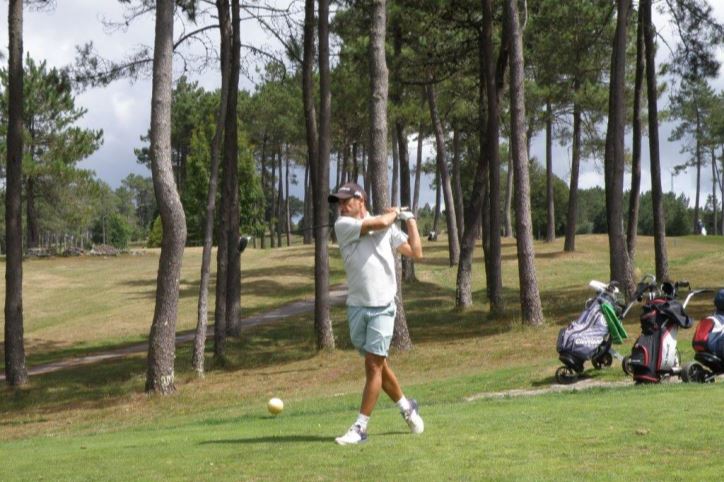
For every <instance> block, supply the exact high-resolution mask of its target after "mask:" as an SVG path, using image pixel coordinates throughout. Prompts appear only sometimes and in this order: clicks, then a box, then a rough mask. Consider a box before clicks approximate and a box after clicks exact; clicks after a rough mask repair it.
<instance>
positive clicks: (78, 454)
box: [0, 236, 724, 480]
mask: <svg viewBox="0 0 724 482" xmlns="http://www.w3.org/2000/svg"><path fill="white" fill-rule="evenodd" d="M717 241H718V242H717ZM577 245H578V251H577V252H576V253H572V254H568V253H566V254H564V253H562V241H557V242H556V243H553V244H542V243H540V244H537V245H536V250H537V260H536V263H537V270H538V282H539V286H540V289H541V296H542V300H543V306H544V311H545V315H546V318H547V324H546V326H544V327H541V328H526V327H524V326H522V325H521V323H520V320H519V311H518V307H517V303H518V298H517V297H518V293H517V264H516V262H515V246H514V244H513V243H512V242H506V243H505V245H504V249H503V256H504V262H503V279H504V285H505V286H506V289H505V293H504V296H505V301H506V306H507V308H506V311H505V313H504V315H503V316H500V317H497V318H495V319H490V318H488V316H487V310H486V305H485V303H483V302H482V299H483V297H484V289H485V286H484V283H483V280H482V278H483V276H482V260H481V259H480V256H479V254H478V257H477V258H476V262H475V270H474V273H475V278H474V285H473V287H474V297H475V299H476V305H475V306H474V307H473V308H472V309H469V310H467V311H462V312H461V311H459V310H456V309H455V307H454V280H455V275H456V271H455V268H450V267H448V266H447V257H446V256H447V254H446V243H445V242H444V240H442V241H438V242H437V243H426V244H425V255H426V259H425V260H424V261H423V262H422V263H418V264H417V266H416V272H417V276H418V281H417V282H414V283H412V284H409V285H406V286H405V287H404V292H405V300H406V303H405V306H406V312H407V317H408V323H409V327H410V332H411V335H412V339H413V342H414V343H415V349H414V350H413V351H411V352H408V353H394V354H393V355H392V356H391V363H392V364H393V366H394V368H395V371H396V372H397V374H398V377H399V378H400V380H401V382H402V384H403V388H404V389H405V391H406V392H407V393H408V395H411V396H414V397H416V398H418V399H419V400H420V401H421V403H422V407H423V408H422V410H423V416H424V417H425V420H426V424H427V429H426V432H425V434H423V435H422V436H420V437H415V436H410V435H408V434H406V433H405V430H404V428H405V426H404V424H403V422H402V421H401V420H400V419H399V415H397V413H396V410H395V409H394V408H392V405H391V404H390V402H389V401H387V400H381V403H380V405H379V408H378V410H377V411H376V412H375V414H374V416H373V418H372V421H371V424H370V441H369V443H368V444H367V445H366V446H363V447H352V448H340V447H336V446H335V445H334V444H333V443H332V439H333V438H334V437H335V436H336V435H339V434H340V433H341V432H342V431H344V429H346V427H347V426H348V425H349V423H351V421H352V420H353V417H354V414H355V413H356V410H357V409H358V404H359V393H360V390H361V386H362V383H363V373H362V366H361V359H360V358H359V356H358V355H357V354H356V352H355V351H354V349H353V348H352V347H351V345H350V343H349V340H348V336H347V331H346V322H345V319H344V317H345V313H344V308H343V307H334V308H333V309H332V319H333V321H334V331H335V336H336V341H337V348H338V349H337V350H336V351H334V352H332V353H316V352H315V351H314V335H313V332H312V324H313V320H312V315H311V314H309V315H302V316H298V317H296V318H290V319H286V320H283V321H281V322H278V323H273V324H269V325H265V326H259V327H256V328H254V329H252V330H250V331H248V332H246V333H245V334H244V336H243V337H242V338H241V339H238V340H230V343H229V345H228V352H229V360H228V363H227V364H226V366H225V367H223V368H221V367H214V366H213V363H212V360H211V359H209V360H208V364H207V366H209V367H210V371H209V372H208V374H207V376H206V378H204V379H201V380H199V379H196V378H195V376H194V375H193V373H192V371H191V369H190V347H189V346H188V345H184V346H181V347H179V349H178V351H177V365H176V377H177V380H176V385H177V388H178V392H177V394H176V395H174V396H172V397H165V398H161V397H147V396H145V395H144V394H143V385H144V381H145V356H143V355H138V356H132V357H129V358H127V359H124V360H120V361H113V362H106V363H100V364H96V365H91V366H85V367H79V368H74V369H69V370H64V371H61V372H55V373H50V374H46V375H41V376H34V377H32V378H31V383H30V385H29V386H28V387H27V388H24V389H22V390H15V391H13V390H10V389H7V388H5V389H3V391H2V392H0V480H13V479H25V480H40V479H53V480H97V479H103V480H114V479H115V480H128V479H133V478H136V479H142V480H161V479H163V480H209V479H219V480H239V479H247V480H300V479H313V480H340V479H354V480H387V479H401V480H469V479H473V480H480V479H490V478H496V479H497V478H502V479H511V480H512V479H566V480H573V479H581V478H595V479H615V480H631V479H654V480H660V479H672V478H673V479H680V478H683V479H689V480H705V479H714V478H715V477H716V476H718V475H719V474H720V471H721V464H720V462H718V461H720V460H721V457H722V456H723V455H724V453H723V452H724V449H722V448H721V447H722V446H721V444H719V443H718V440H717V438H718V437H717V430H716V429H713V430H712V428H713V426H712V427H709V430H707V427H706V425H707V424H706V423H704V424H701V423H698V422H697V423H694V422H693V421H702V420H709V419H712V417H714V419H715V414H714V412H712V407H716V406H718V404H719V400H720V399H721V396H722V390H723V388H722V386H721V385H719V384H715V385H713V386H711V385H708V386H684V385H675V384H666V385H662V386H658V387H631V388H617V389H594V390H591V391H585V392H580V393H574V394H549V395H544V396H537V397H532V398H521V399H518V398H516V399H503V400H485V399H479V400H476V401H474V402H466V401H465V399H466V397H470V396H471V395H476V394H480V393H483V392H495V391H502V390H509V389H512V388H542V387H546V386H548V385H549V384H550V383H551V382H552V381H553V373H554V372H555V368H556V367H557V366H558V364H559V363H558V361H557V359H556V353H555V338H556V334H557V332H558V330H559V329H560V327H561V326H563V325H565V324H567V323H568V322H569V321H570V320H571V319H572V318H574V317H575V316H576V315H577V314H578V313H579V312H580V310H581V308H582V306H583V303H584V301H585V299H586V298H587V297H588V296H590V290H589V289H588V288H587V283H588V281H589V280H590V279H593V278H595V279H600V280H605V279H606V277H607V275H608V256H607V241H606V238H605V237H604V236H583V237H579V238H578V240H577ZM652 249H653V248H652V243H651V240H650V239H647V238H642V239H641V240H640V243H639V249H638V252H639V257H638V259H639V260H640V264H639V269H640V271H641V272H650V271H651V270H652V269H653V262H652V261H651V260H652V259H653V254H652ZM330 252H331V254H332V259H331V266H332V268H333V275H332V279H333V283H334V282H340V281H342V280H343V276H342V273H341V265H340V263H339V259H338V256H337V253H336V251H335V250H334V249H332V250H331V251H330ZM247 253H250V255H247ZM669 255H670V257H671V266H672V276H673V277H674V278H676V279H682V278H688V279H689V280H690V281H691V283H692V285H693V286H694V287H703V286H712V287H713V286H720V285H724V279H723V278H722V275H721V270H716V269H712V267H716V266H721V265H722V262H723V261H724V240H722V239H721V238H718V239H716V238H714V237H708V238H707V239H705V240H703V239H702V238H700V237H691V238H677V239H673V240H669ZM197 258H200V253H196V252H194V250H187V253H186V258H185V260H184V261H185V262H184V274H183V279H185V280H187V281H186V282H185V284H186V286H193V284H194V281H193V280H195V279H196V278H197V277H198V273H197V271H198V261H194V260H195V259H197ZM157 262H158V258H157V254H154V253H149V254H147V255H146V256H143V257H123V258H109V259H85V258H84V259H54V260H37V261H31V262H28V263H26V265H25V280H26V295H27V297H26V298H25V304H24V307H25V314H26V334H27V335H28V338H29V343H28V346H29V359H30V363H31V364H32V363H39V362H41V361H43V360H50V359H57V358H59V357H62V356H65V355H67V354H69V353H76V352H85V351H92V350H96V349H99V348H109V347H115V346H118V345H121V344H124V343H127V342H129V341H134V340H142V339H143V338H144V337H145V336H147V332H148V327H149V324H150V320H151V316H152V310H153V296H152V292H153V289H154V288H155V286H154V285H153V284H152V283H149V281H148V280H149V277H150V279H151V280H152V279H153V277H154V276H155V271H156V269H157ZM194 263H196V266H194ZM311 266H312V250H311V248H309V247H302V246H294V247H292V248H284V249H280V250H251V251H248V252H246V253H245V254H244V266H243V268H242V269H243V272H244V274H243V278H244V294H243V295H242V304H243V305H244V313H245V314H249V313H254V312H259V311H263V310H265V309H268V308H269V307H273V306H277V305H279V304H282V303H284V302H286V301H289V300H292V299H297V298H300V297H309V296H311V294H312V293H313V279H312V274H310V273H311V272H312V268H311ZM69 282H74V283H76V284H77V285H78V286H74V287H73V289H74V290H75V289H77V290H78V291H72V292H71V291H69V290H70V288H64V286H66V285H67V283H69ZM196 283H197V282H196ZM46 284H47V286H46ZM182 285H183V283H182ZM249 285H252V286H249ZM287 286H289V287H290V290H289V291H287V290H286V287H287ZM30 287H33V288H35V290H36V291H40V290H42V291H45V292H47V293H46V296H40V295H39V294H38V293H35V292H33V294H28V291H33V288H30ZM83 287H84V288H83ZM93 290H100V291H102V292H103V295H98V296H89V297H88V299H86V298H85V294H86V293H87V292H89V291H91V293H90V294H91V295H92V291H93ZM212 293H213V291H212ZM195 297H196V294H195V293H193V290H192V289H189V288H187V289H184V290H182V298H181V304H180V310H179V312H180V319H179V328H180V329H190V328H193V325H194V324H195V313H196V298H195ZM212 299H213V297H212ZM53 304H55V307H56V309H55V310H53V309H51V308H52V307H53ZM74 306H75V307H76V308H75V309H73V307H74ZM212 306H213V304H212ZM48 307H51V308H48ZM710 307H711V298H710V297H709V296H707V297H702V298H701V299H699V300H697V301H695V303H693V304H692V306H691V309H690V312H691V314H692V316H693V317H700V316H703V315H704V314H706V313H708V311H709V310H710ZM55 311H62V314H59V313H56V312H55ZM76 311H77V312H78V313H79V314H78V315H76ZM41 313H43V314H42V315H41ZM182 320H183V321H182ZM66 325H67V326H68V327H71V328H68V329H65V330H64V329H63V328H64V326H66ZM626 328H627V329H628V331H629V333H630V334H632V335H633V336H634V337H635V335H636V334H637V333H638V325H637V321H636V311H635V310H634V311H632V314H631V315H630V316H629V318H628V320H627V323H626ZM691 331H692V330H689V331H684V332H682V333H681V334H680V343H679V348H680V350H681V352H682V358H683V359H684V360H689V359H691V358H692V354H691V348H690V339H691ZM55 336H57V337H59V340H54V339H53V337H55ZM632 342H633V339H632V340H630V342H627V343H625V344H624V345H622V346H621V347H620V348H619V350H620V351H622V352H624V353H626V352H627V350H628V349H629V347H630V345H631V343H632ZM587 377H589V378H595V379H600V380H609V381H620V380H623V379H624V375H623V373H622V372H621V371H620V368H619V365H618V363H615V364H614V366H613V367H612V368H611V369H607V370H601V371H594V370H589V371H588V372H587ZM271 396H279V397H281V398H283V399H284V400H285V403H286V409H285V412H284V413H283V414H282V415H281V416H279V417H276V418H274V417H271V416H269V415H268V414H267V413H266V411H265V403H266V400H267V399H268V398H269V397H271ZM716 478H718V477H716Z"/></svg>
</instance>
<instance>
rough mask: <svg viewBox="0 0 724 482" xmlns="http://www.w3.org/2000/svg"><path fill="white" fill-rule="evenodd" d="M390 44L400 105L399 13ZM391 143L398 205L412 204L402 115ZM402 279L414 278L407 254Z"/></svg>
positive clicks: (395, 98)
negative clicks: (396, 161)
mask: <svg viewBox="0 0 724 482" xmlns="http://www.w3.org/2000/svg"><path fill="white" fill-rule="evenodd" d="M392 44H393V52H394V55H395V57H394V69H393V76H394V89H393V90H392V96H391V98H392V103H393V104H394V105H395V106H396V107H401V104H402V94H403V91H404V86H403V84H402V79H401V76H400V61H401V55H402V27H401V25H400V15H396V16H395V17H394V19H393V21H392ZM392 137H393V141H392V143H393V144H396V145H397V150H398V152H399V164H400V206H407V207H408V208H409V207H410V206H412V205H411V204H410V201H411V197H412V196H411V192H410V155H409V152H408V149H407V134H406V133H405V121H404V119H403V118H402V116H398V117H397V119H395V132H394V134H393V136H392ZM402 230H403V231H404V232H405V233H407V223H402ZM402 279H403V280H404V281H413V280H415V262H414V261H413V260H412V259H411V258H408V257H407V256H403V257H402Z"/></svg>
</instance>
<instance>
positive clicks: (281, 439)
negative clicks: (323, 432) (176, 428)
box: [199, 431, 409, 445]
mask: <svg viewBox="0 0 724 482" xmlns="http://www.w3.org/2000/svg"><path fill="white" fill-rule="evenodd" d="M408 434H409V432H403V431H396V432H383V433H375V437H389V436H397V435H408ZM335 436H336V435H330V436H328V437H323V436H319V435H280V436H275V435H272V436H262V437H249V438H235V439H223V440H205V441H203V442H199V445H211V444H213V445H215V444H232V445H245V444H269V443H273V444H275V443H299V442H304V443H306V442H322V443H326V444H329V443H331V442H334V438H335Z"/></svg>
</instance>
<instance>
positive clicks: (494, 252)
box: [483, 0, 510, 315]
mask: <svg viewBox="0 0 724 482" xmlns="http://www.w3.org/2000/svg"><path fill="white" fill-rule="evenodd" d="M483 16H484V22H485V23H484V26H483V28H484V29H485V32H484V34H485V37H486V38H487V39H491V40H490V42H487V41H486V42H484V44H483V49H484V50H483V54H484V58H485V62H484V65H485V73H484V76H485V85H486V91H487V92H489V94H487V96H486V99H487V109H486V110H487V115H488V121H487V123H486V135H485V136H486V141H485V150H486V153H487V158H488V200H489V202H488V206H487V207H488V212H489V214H488V219H489V229H488V232H489V235H488V251H487V253H486V259H485V270H486V278H487V280H488V290H487V292H488V300H489V301H490V311H491V313H492V314H494V315H497V314H501V313H502V312H503V311H504V309H505V305H504V301H503V274H502V268H501V240H500V149H499V147H500V144H499V142H500V139H499V138H500V96H501V95H502V92H503V85H502V84H503V81H502V77H503V76H504V75H505V70H506V69H505V65H506V63H507V62H505V61H504V59H505V58H507V55H508V51H509V50H510V37H509V36H508V37H507V38H506V37H505V36H504V41H503V43H502V44H501V46H500V50H499V52H498V60H497V62H495V61H494V60H493V48H492V35H493V33H492V32H493V12H492V2H491V1H490V0H485V5H484V6H483ZM485 18H489V20H488V21H485ZM503 32H504V33H505V28H504V29H503Z"/></svg>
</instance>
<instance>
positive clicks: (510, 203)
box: [503, 157, 575, 251]
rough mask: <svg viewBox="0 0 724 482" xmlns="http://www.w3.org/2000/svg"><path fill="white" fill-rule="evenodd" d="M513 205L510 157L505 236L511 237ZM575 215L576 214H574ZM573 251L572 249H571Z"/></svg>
mask: <svg viewBox="0 0 724 482" xmlns="http://www.w3.org/2000/svg"><path fill="white" fill-rule="evenodd" d="M512 206H513V160H512V159H511V158H510V157H508V172H507V173H506V176H505V207H504V208H503V211H504V213H505V219H504V221H503V236H505V237H506V238H510V237H511V236H513V216H512V213H511V210H512ZM574 215H575V214H574ZM570 251H572V250H570Z"/></svg>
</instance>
